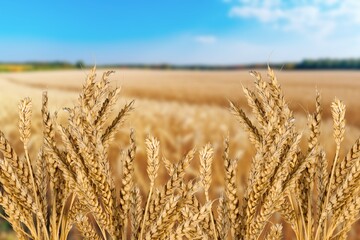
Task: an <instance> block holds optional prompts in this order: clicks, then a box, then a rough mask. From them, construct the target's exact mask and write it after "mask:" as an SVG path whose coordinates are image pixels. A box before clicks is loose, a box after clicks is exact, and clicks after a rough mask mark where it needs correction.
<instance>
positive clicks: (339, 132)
mask: <svg viewBox="0 0 360 240" xmlns="http://www.w3.org/2000/svg"><path fill="white" fill-rule="evenodd" d="M345 111H346V108H345V105H344V103H343V102H342V101H340V100H339V99H337V98H335V100H334V102H333V103H332V104H331V113H332V117H333V121H334V138H335V142H336V144H337V145H340V144H341V142H342V141H343V140H344V134H345Z"/></svg>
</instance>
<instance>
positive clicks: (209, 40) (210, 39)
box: [195, 35, 217, 44]
mask: <svg viewBox="0 0 360 240" xmlns="http://www.w3.org/2000/svg"><path fill="white" fill-rule="evenodd" d="M195 41H196V42H198V43H201V44H213V43H216V42H217V38H216V37H215V36H212V35H202V36H196V37H195Z"/></svg>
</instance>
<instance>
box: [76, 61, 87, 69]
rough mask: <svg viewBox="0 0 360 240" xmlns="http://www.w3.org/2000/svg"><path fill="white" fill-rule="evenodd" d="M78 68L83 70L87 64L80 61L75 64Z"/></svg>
mask: <svg viewBox="0 0 360 240" xmlns="http://www.w3.org/2000/svg"><path fill="white" fill-rule="evenodd" d="M75 67H76V68H83V67H85V63H84V62H83V61H82V60H79V61H77V62H76V63H75Z"/></svg>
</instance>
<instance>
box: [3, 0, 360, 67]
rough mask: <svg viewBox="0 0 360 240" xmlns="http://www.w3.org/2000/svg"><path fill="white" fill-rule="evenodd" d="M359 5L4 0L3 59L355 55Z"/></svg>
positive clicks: (231, 60) (223, 60)
mask: <svg viewBox="0 0 360 240" xmlns="http://www.w3.org/2000/svg"><path fill="white" fill-rule="evenodd" d="M359 13H360V1H359V0H298V1H295V0H289V1H280V0H152V1H150V0H117V1H115V0H103V1H99V0H98V1H96V0H88V1H82V0H77V1H70V0H62V1H56V2H55V1H41V0H33V1H25V0H23V1H15V0H14V1H10V0H5V1H3V2H2V3H1V6H0V22H1V27H0V61H29V60H35V61H47V60H50V61H51V60H66V61H71V62H75V61H77V60H84V61H85V62H86V63H89V64H94V63H97V64H103V63H173V64H194V63H195V64H236V63H254V62H270V63H271V62H281V61H299V60H301V59H304V58H321V57H332V58H348V57H360V14H359Z"/></svg>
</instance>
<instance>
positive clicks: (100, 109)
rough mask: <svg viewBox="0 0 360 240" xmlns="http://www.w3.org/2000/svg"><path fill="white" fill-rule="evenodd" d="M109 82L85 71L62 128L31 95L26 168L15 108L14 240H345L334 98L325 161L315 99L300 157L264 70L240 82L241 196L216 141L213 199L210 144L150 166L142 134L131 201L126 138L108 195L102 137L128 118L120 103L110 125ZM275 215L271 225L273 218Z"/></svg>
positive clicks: (344, 164) (358, 188)
mask: <svg viewBox="0 0 360 240" xmlns="http://www.w3.org/2000/svg"><path fill="white" fill-rule="evenodd" d="M111 73H112V72H111V71H109V72H105V73H104V74H103V76H102V78H101V80H99V81H96V74H95V69H93V70H92V71H91V72H90V73H89V75H88V77H87V80H86V82H85V84H84V86H83V89H82V92H81V94H80V96H79V98H78V101H77V103H76V104H75V106H73V107H71V108H65V109H64V111H65V112H66V113H67V116H68V117H67V120H66V121H65V122H63V121H60V120H59V118H58V116H57V115H58V114H57V113H50V111H49V109H48V96H47V94H46V93H44V94H43V102H42V109H41V113H42V120H43V144H42V147H41V149H39V150H38V157H37V159H30V154H29V151H30V150H31V151H36V150H35V149H28V142H29V140H30V139H31V114H32V104H31V100H30V99H29V98H25V99H24V100H22V101H21V102H20V104H19V131H20V140H21V142H22V143H23V147H24V154H23V156H19V155H17V154H16V152H15V151H14V149H13V148H12V147H11V144H10V143H9V141H8V140H7V138H6V136H5V134H4V133H2V132H0V151H1V153H2V154H1V158H0V168H1V169H0V182H1V191H0V204H1V206H2V207H3V209H4V210H5V215H4V216H2V217H3V218H4V219H6V220H7V221H8V222H9V223H11V225H12V227H13V230H14V231H15V233H16V235H17V237H18V239H23V240H25V239H26V240H27V239H34V240H35V239H36V240H40V239H41V240H43V239H44V240H57V239H62V240H65V239H68V238H69V236H70V232H71V231H73V230H74V229H76V230H77V231H79V232H80V234H81V235H82V237H83V238H84V239H146V240H150V239H184V238H185V239H244V240H245V239H246V240H257V239H269V240H270V239H271V240H275V239H282V238H283V225H282V224H283V223H285V222H287V224H288V225H289V226H290V227H291V228H292V230H293V233H294V235H295V236H296V239H299V240H328V239H329V240H330V239H346V238H347V234H348V232H349V231H350V229H351V226H352V224H353V223H354V222H355V221H356V220H357V218H358V213H359V211H360V197H359V193H360V159H359V156H360V139H358V140H357V141H356V142H355V144H354V145H353V146H351V147H350V150H349V152H348V153H347V154H346V155H345V156H341V155H340V148H341V144H342V141H343V139H344V134H345V105H344V104H343V103H342V102H341V101H340V100H338V99H335V101H334V102H333V104H332V106H331V108H332V113H333V120H334V124H333V135H334V141H335V146H336V154H335V156H326V154H325V152H324V150H323V148H322V147H321V144H320V142H319V136H320V122H321V104H320V100H321V99H320V94H319V93H317V95H316V101H315V103H316V108H315V112H314V113H313V114H310V115H309V118H308V119H309V120H308V123H309V124H308V126H309V137H308V139H306V140H307V147H306V148H305V149H304V148H301V147H300V142H301V140H302V133H301V132H299V131H298V130H297V129H296V127H295V119H294V116H293V113H292V111H291V110H290V109H289V107H288V104H287V102H286V101H285V98H284V95H283V93H282V91H281V87H280V85H279V83H278V81H277V79H276V77H275V74H274V72H273V71H272V70H271V69H270V68H269V71H268V80H263V79H262V77H261V75H260V74H259V73H257V72H251V74H252V75H253V76H254V79H255V89H254V90H251V89H247V88H244V93H245V96H246V98H247V101H248V104H249V106H250V107H251V108H252V111H253V114H254V117H255V120H256V122H255V121H252V120H251V119H250V118H249V117H248V116H247V115H246V113H245V112H244V111H243V110H241V109H240V108H238V107H236V106H235V104H233V103H230V110H231V111H232V112H233V114H234V115H235V117H236V118H237V119H238V120H239V122H240V124H241V126H242V127H243V128H244V129H245V130H246V132H247V133H248V136H249V140H250V141H251V143H252V144H253V145H254V147H255V150H256V153H255V155H254V156H253V159H252V167H251V171H250V173H249V178H248V182H247V185H246V188H245V191H244V193H243V194H242V195H243V196H240V191H239V190H240V189H241V188H242V186H240V183H239V182H237V179H238V178H237V176H236V175H237V169H238V159H234V158H232V157H231V154H230V150H231V149H230V141H231V140H230V139H228V138H226V139H225V140H224V147H223V162H224V168H225V174H224V182H225V185H224V186H223V194H221V197H220V198H218V199H211V198H210V194H209V189H211V180H212V162H213V155H214V148H213V147H212V145H210V144H207V145H205V146H204V147H203V148H201V149H200V150H199V151H196V150H195V149H193V150H191V151H189V152H188V153H187V154H185V155H184V156H183V157H182V158H181V159H177V161H174V160H172V161H170V160H168V159H167V158H166V157H165V156H161V151H160V142H159V141H158V140H157V139H156V138H155V137H153V136H148V138H147V139H146V141H145V144H146V152H147V175H148V176H147V177H148V179H149V192H141V191H140V187H139V185H138V183H137V180H136V179H135V177H134V171H135V169H134V161H137V160H136V146H137V145H136V140H135V134H134V130H132V131H131V133H130V136H129V145H128V146H127V147H126V149H127V150H126V151H124V152H123V154H122V155H121V165H122V177H121V180H120V181H121V185H120V187H119V188H118V187H117V186H116V184H115V179H114V178H113V175H112V169H111V166H110V164H109V159H108V158H109V156H108V154H109V147H110V145H111V144H116V143H114V136H115V134H117V132H118V130H119V127H120V126H121V123H122V122H123V121H124V118H125V116H126V115H127V114H128V113H129V112H130V111H131V110H132V109H133V102H130V103H128V104H125V106H124V107H123V108H122V109H121V110H120V111H118V112H117V114H115V115H114V108H115V106H116V103H117V100H118V97H119V92H120V89H119V88H112V87H111V86H110V83H109V80H108V78H109V75H110V74H111ZM112 117H113V119H112V120H111V118H112ZM193 159H199V162H200V169H199V177H198V178H194V179H189V177H188V176H187V168H188V167H189V165H190V163H191V161H192V160H193ZM139 160H141V159H139ZM161 164H162V165H163V166H164V167H165V168H166V170H167V173H168V175H169V177H168V180H167V182H166V183H165V184H164V185H159V184H157V183H156V182H157V176H158V171H159V167H160V165H161ZM145 177H146V176H144V178H145ZM215 203H216V204H215ZM215 206H217V207H216V209H215ZM279 215H281V219H282V220H274V219H275V218H276V217H277V216H279Z"/></svg>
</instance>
